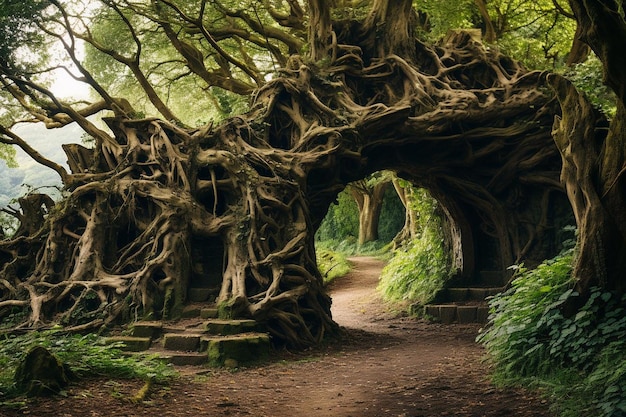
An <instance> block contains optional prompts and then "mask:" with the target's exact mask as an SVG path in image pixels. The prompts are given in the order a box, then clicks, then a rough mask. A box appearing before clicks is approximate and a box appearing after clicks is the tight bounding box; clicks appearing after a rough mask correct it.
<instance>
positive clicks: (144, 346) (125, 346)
mask: <svg viewBox="0 0 626 417" xmlns="http://www.w3.org/2000/svg"><path fill="white" fill-rule="evenodd" d="M105 342H106V343H108V344H113V343H122V347H121V348H120V349H121V350H123V351H126V352H141V351H144V350H148V349H149V348H150V345H151V344H152V339H151V338H149V337H135V336H110V337H107V338H105Z"/></svg>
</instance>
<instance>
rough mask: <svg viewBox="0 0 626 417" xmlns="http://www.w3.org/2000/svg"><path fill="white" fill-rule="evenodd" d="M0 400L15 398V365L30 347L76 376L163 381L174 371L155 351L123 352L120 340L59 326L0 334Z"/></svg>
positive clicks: (172, 374)
mask: <svg viewBox="0 0 626 417" xmlns="http://www.w3.org/2000/svg"><path fill="white" fill-rule="evenodd" d="M0 338H1V339H0V404H2V401H4V400H5V399H10V398H15V397H16V396H19V395H21V394H22V393H21V392H19V391H17V389H16V387H15V385H14V382H13V377H14V374H15V369H16V368H17V365H18V364H19V363H20V361H21V360H22V358H23V357H24V356H25V355H26V353H27V352H28V351H30V349H32V348H33V347H35V346H41V347H44V348H46V349H48V350H49V351H50V352H51V353H53V354H54V355H55V356H57V358H59V360H60V361H61V362H63V363H65V364H67V365H68V366H69V367H70V369H71V370H72V372H73V373H74V375H76V376H77V377H79V378H81V377H94V376H101V377H102V376H104V377H111V378H115V379H143V380H151V381H154V382H159V383H162V382H166V381H168V380H169V379H171V378H173V377H174V376H175V375H176V371H175V370H174V368H173V367H171V366H170V365H167V364H165V363H164V362H163V361H162V360H160V359H159V358H158V357H156V356H155V355H132V356H129V355H126V354H124V353H123V352H122V351H121V350H120V347H121V346H120V344H107V343H105V342H104V338H103V337H100V336H98V335H96V334H87V335H68V334H65V333H63V332H62V330H61V329H53V330H46V331H41V332H29V333H26V334H22V335H9V334H4V335H2V336H0Z"/></svg>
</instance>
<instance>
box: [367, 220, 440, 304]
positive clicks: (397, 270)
mask: <svg viewBox="0 0 626 417" xmlns="http://www.w3.org/2000/svg"><path fill="white" fill-rule="evenodd" d="M439 237H440V236H439V234H438V233H437V232H436V230H433V229H430V228H429V229H426V230H424V231H423V233H422V234H421V236H420V238H418V239H415V240H414V241H412V242H411V243H410V245H409V246H408V247H407V248H401V249H398V250H397V251H396V252H394V255H393V257H392V258H391V260H390V261H389V263H388V264H387V265H386V266H385V268H383V271H382V273H381V276H380V283H379V286H378V288H379V290H380V291H381V292H382V294H383V297H384V298H385V299H386V300H389V301H410V302H412V303H418V304H422V305H423V304H427V303H428V302H430V301H431V300H432V299H433V297H434V296H435V294H436V293H437V291H439V290H440V289H441V288H443V286H444V284H445V282H446V280H447V279H448V278H449V276H450V266H449V260H448V255H447V254H446V253H445V251H444V248H443V246H442V244H441V239H439Z"/></svg>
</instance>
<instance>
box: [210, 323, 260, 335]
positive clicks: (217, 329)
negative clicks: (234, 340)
mask: <svg viewBox="0 0 626 417" xmlns="http://www.w3.org/2000/svg"><path fill="white" fill-rule="evenodd" d="M204 329H205V331H206V332H207V333H210V334H214V335H224V336H226V335H233V334H239V333H248V332H255V331H258V330H259V324H258V323H257V321H256V320H251V319H233V320H227V319H212V320H208V321H206V322H205V323H204Z"/></svg>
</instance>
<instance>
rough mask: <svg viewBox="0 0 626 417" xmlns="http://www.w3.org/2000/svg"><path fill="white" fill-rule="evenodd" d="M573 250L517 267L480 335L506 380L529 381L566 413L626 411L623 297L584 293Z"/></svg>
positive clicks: (613, 416) (497, 375)
mask: <svg viewBox="0 0 626 417" xmlns="http://www.w3.org/2000/svg"><path fill="white" fill-rule="evenodd" d="M573 256H574V250H573V249H567V250H565V251H564V252H562V253H561V254H560V255H558V256H557V257H555V258H554V259H551V260H549V261H546V262H544V263H542V264H541V265H540V266H539V267H537V268H536V269H534V270H528V269H525V268H524V267H519V268H517V271H516V277H515V280H514V281H513V282H512V286H511V288H510V289H509V290H508V291H506V292H504V293H502V294H499V295H497V296H495V297H494V298H493V299H492V300H491V301H490V306H491V315H490V318H489V325H488V327H487V328H486V329H485V330H483V331H482V333H481V334H480V335H479V336H478V339H477V340H478V341H479V342H480V343H482V344H484V345H485V347H486V349H487V352H488V354H489V357H490V359H491V361H492V362H493V364H494V379H495V381H496V382H498V383H500V384H502V385H511V384H513V385H532V386H534V387H537V388H540V389H541V390H543V391H544V392H545V393H546V394H547V395H548V396H550V397H551V399H552V401H553V404H554V410H555V412H557V413H558V414H559V415H561V416H564V417H574V416H576V417H580V416H589V417H591V416H594V417H618V416H624V415H626V310H625V308H624V306H625V304H626V298H624V297H620V296H617V295H615V294H612V293H610V292H607V291H604V290H602V289H600V288H593V289H592V290H591V293H590V295H589V298H588V299H587V301H586V303H585V304H584V306H583V307H582V308H581V309H579V310H577V312H575V313H574V314H572V315H571V316H568V315H565V314H564V311H565V310H567V309H564V308H563V307H564V306H565V303H566V302H567V301H568V299H569V298H571V297H577V296H579V295H578V294H577V293H576V292H574V291H573V287H574V281H573V279H572V277H571V272H572V263H573Z"/></svg>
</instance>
